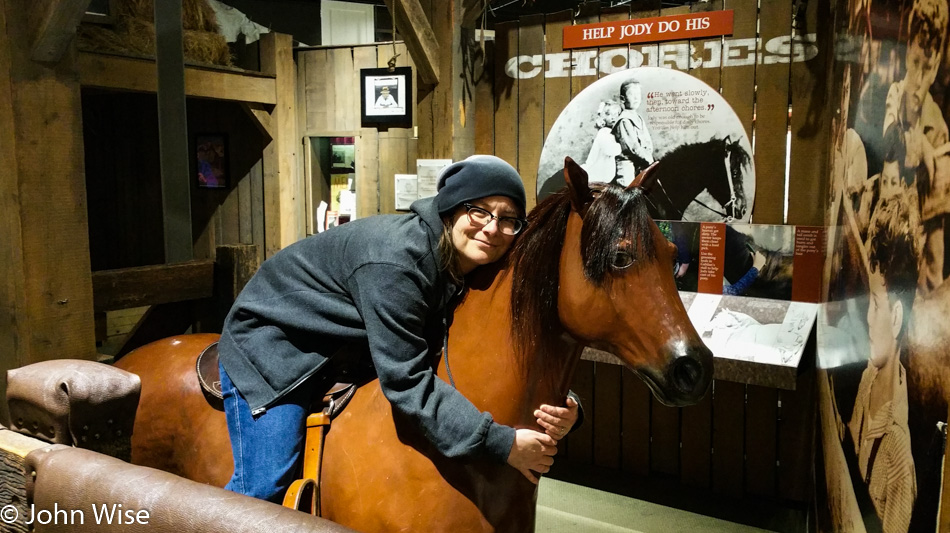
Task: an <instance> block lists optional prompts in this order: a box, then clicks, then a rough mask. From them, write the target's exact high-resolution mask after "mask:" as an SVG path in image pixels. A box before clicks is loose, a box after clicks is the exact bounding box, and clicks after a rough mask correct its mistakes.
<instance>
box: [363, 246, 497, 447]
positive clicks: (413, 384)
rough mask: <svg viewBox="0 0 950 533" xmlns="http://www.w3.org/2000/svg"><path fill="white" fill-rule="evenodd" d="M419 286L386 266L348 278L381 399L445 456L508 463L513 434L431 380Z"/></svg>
mask: <svg viewBox="0 0 950 533" xmlns="http://www.w3.org/2000/svg"><path fill="white" fill-rule="evenodd" d="M423 283H424V280H422V279H420V277H419V275H418V274H416V273H414V272H410V271H407V270H406V269H404V268H402V267H400V266H398V265H392V264H384V263H369V264H365V265H363V266H361V267H359V268H358V269H356V271H355V272H354V273H353V274H352V275H351V276H350V278H349V281H348V284H349V289H350V294H351V296H352V297H353V301H354V303H355V304H356V307H357V309H358V310H359V313H360V315H361V316H362V318H363V322H364V324H365V327H366V336H367V338H368V340H369V349H370V353H371V355H372V358H373V364H374V365H375V366H376V372H377V374H378V376H379V383H380V386H381V388H382V391H383V394H384V395H385V396H386V398H387V399H388V400H389V402H390V403H391V404H392V407H393V409H394V410H395V411H398V412H400V413H401V414H403V415H405V416H407V417H409V419H411V420H412V421H413V422H415V423H416V424H418V426H419V428H420V429H421V431H422V434H423V435H424V436H425V437H426V438H427V439H428V440H429V441H430V442H431V443H432V444H433V445H434V446H435V447H436V449H437V450H438V451H439V452H440V453H442V454H443V455H445V456H446V457H450V458H465V459H472V458H478V457H490V458H492V459H493V460H495V461H498V462H500V463H506V462H507V460H508V454H509V453H510V451H511V446H512V444H513V443H514V438H515V430H514V429H513V428H511V427H508V426H503V425H500V424H496V423H495V422H493V421H492V417H491V415H490V414H489V413H482V412H479V410H478V409H477V408H476V407H475V406H474V405H473V404H472V403H471V402H470V401H469V400H468V399H466V398H465V397H464V396H462V394H461V393H460V392H459V391H457V390H456V389H455V388H453V387H451V386H449V385H448V384H447V383H446V382H444V381H443V380H442V379H439V378H438V377H437V376H436V375H435V372H434V370H433V361H434V354H432V353H430V351H429V347H428V345H427V344H426V340H425V334H424V331H425V328H426V323H425V322H426V317H427V316H429V308H428V305H427V303H426V298H425V291H424V290H423V287H424V285H423Z"/></svg>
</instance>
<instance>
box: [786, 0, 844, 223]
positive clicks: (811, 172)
mask: <svg viewBox="0 0 950 533" xmlns="http://www.w3.org/2000/svg"><path fill="white" fill-rule="evenodd" d="M797 6H798V8H799V9H804V10H805V13H804V17H793V20H794V21H798V24H801V22H802V21H804V24H802V25H801V27H798V26H797V25H796V27H795V28H794V31H795V33H794V38H795V39H796V40H798V39H802V40H804V39H807V38H808V36H809V35H810V34H813V33H814V34H816V35H815V39H816V40H815V41H814V42H812V43H805V44H799V43H798V41H796V42H795V43H793V45H792V46H793V51H792V53H793V54H796V55H803V56H804V57H805V58H808V57H810V56H811V55H812V54H814V55H815V57H814V58H812V59H810V60H808V61H793V63H792V65H791V74H790V76H791V88H790V90H791V99H792V116H791V118H790V119H789V121H790V127H791V134H792V138H791V148H790V161H789V176H788V181H789V183H790V184H793V185H791V186H789V188H788V189H789V191H788V223H789V224H801V225H810V226H820V225H823V224H824V223H825V211H826V210H827V207H828V202H827V197H828V195H827V193H826V191H827V190H828V180H829V175H830V173H831V170H830V169H831V127H830V126H831V121H832V117H833V114H834V105H833V104H832V102H835V101H836V100H835V99H834V98H833V97H832V91H833V89H832V82H831V79H832V68H833V58H834V47H833V46H827V45H824V46H819V45H818V44H817V43H823V44H824V43H832V42H834V33H833V24H832V23H831V21H832V20H833V19H834V17H833V13H832V9H831V7H830V6H829V5H827V4H822V3H820V2H811V3H806V4H797ZM793 59H794V58H793Z"/></svg>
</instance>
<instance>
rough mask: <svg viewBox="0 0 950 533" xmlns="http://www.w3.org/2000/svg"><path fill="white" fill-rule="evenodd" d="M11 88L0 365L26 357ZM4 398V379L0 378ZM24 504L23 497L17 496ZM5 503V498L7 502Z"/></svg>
mask: <svg viewBox="0 0 950 533" xmlns="http://www.w3.org/2000/svg"><path fill="white" fill-rule="evenodd" d="M5 11H6V10H5V9H4V8H3V6H0V79H2V80H10V79H11V69H12V64H11V62H12V59H11V54H12V50H11V49H12V44H11V43H10V40H9V37H8V35H7V29H6V28H7V22H6V19H7V16H6V12H5ZM14 100H15V99H14V95H13V92H12V91H9V90H6V91H0V168H3V169H4V171H3V172H4V177H3V179H0V302H2V304H0V369H2V370H9V369H11V368H16V367H19V366H22V365H23V364H25V362H26V361H27V360H28V358H29V349H30V344H29V343H27V342H21V341H20V339H29V338H31V335H30V327H29V323H30V321H29V315H28V314H27V313H26V293H25V286H24V280H25V269H26V265H25V264H24V262H23V261H24V257H23V228H22V227H21V215H20V202H19V197H20V178H19V170H18V169H17V154H16V134H15V132H16V120H15V117H14V105H15V101H14ZM0 397H2V398H6V380H2V381H0ZM0 420H9V416H8V414H7V402H0ZM21 502H22V505H26V499H25V494H24V499H22V500H21ZM7 503H9V502H7Z"/></svg>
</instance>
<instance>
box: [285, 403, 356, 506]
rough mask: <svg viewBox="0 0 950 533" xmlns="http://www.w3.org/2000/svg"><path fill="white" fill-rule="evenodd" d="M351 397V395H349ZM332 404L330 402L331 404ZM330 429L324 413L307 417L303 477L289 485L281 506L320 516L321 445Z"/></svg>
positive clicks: (327, 417)
mask: <svg viewBox="0 0 950 533" xmlns="http://www.w3.org/2000/svg"><path fill="white" fill-rule="evenodd" d="M351 396H352V394H351ZM331 403H332V402H331ZM329 429H330V416H329V415H327V414H326V413H325V412H321V413H312V414H311V415H310V416H308V417H307V433H306V440H305V444H304V452H303V476H302V478H301V479H298V480H296V481H294V482H293V483H291V485H290V488H289V489H287V493H286V494H285V495H284V501H283V503H282V505H283V506H284V507H288V508H290V509H294V510H297V511H303V512H305V513H310V514H312V515H314V516H322V510H321V508H320V474H321V466H322V465H323V443H324V442H325V440H326V437H327V431H328V430H329Z"/></svg>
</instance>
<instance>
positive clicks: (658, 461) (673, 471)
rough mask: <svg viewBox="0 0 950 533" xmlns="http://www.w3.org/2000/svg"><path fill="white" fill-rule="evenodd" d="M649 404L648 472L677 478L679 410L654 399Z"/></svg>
mask: <svg viewBox="0 0 950 533" xmlns="http://www.w3.org/2000/svg"><path fill="white" fill-rule="evenodd" d="M652 400H653V401H652V402H651V404H650V411H651V414H650V471H651V472H655V473H660V474H666V475H670V476H676V477H679V474H680V410H679V408H678V407H668V406H666V405H663V404H662V403H660V402H659V401H658V400H657V399H656V398H653V399H652Z"/></svg>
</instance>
